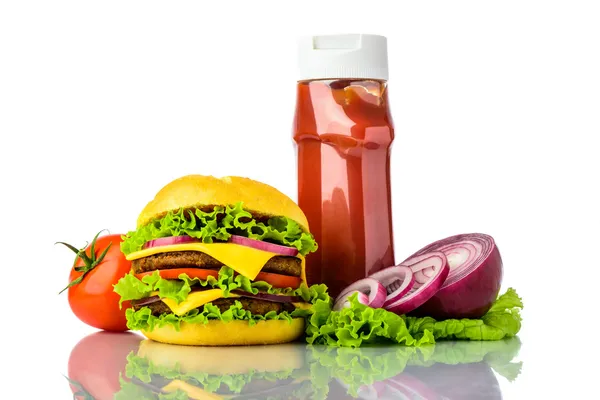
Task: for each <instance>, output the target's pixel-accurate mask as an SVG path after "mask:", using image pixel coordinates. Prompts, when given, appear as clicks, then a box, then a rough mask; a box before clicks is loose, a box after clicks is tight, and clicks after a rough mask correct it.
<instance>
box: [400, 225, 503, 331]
mask: <svg viewBox="0 0 600 400" xmlns="http://www.w3.org/2000/svg"><path fill="white" fill-rule="evenodd" d="M431 251H441V252H442V253H444V254H445V255H446V258H447V260H448V265H449V267H450V272H449V274H448V278H446V281H445V282H444V284H443V285H442V287H441V288H440V290H439V291H438V292H437V293H436V294H435V296H433V297H432V298H431V299H430V300H428V301H427V302H426V303H425V304H423V305H422V306H421V307H419V308H418V309H416V310H414V312H413V313H412V314H413V315H417V316H431V317H433V318H436V319H446V318H481V317H482V316H483V315H484V314H485V313H486V312H487V311H488V310H489V309H490V307H491V305H492V303H493V302H494V301H495V300H496V297H497V296H498V292H499V291H500V285H501V283H502V258H501V257H500V252H499V250H498V247H497V246H496V244H495V242H494V239H493V238H492V237H491V236H489V235H485V234H482V233H471V234H463V235H456V236H451V237H449V238H446V239H443V240H440V241H437V242H435V243H432V244H430V245H428V246H426V247H424V248H422V249H421V250H419V251H417V252H416V253H415V254H414V255H413V256H411V257H415V256H419V255H422V254H426V253H429V252H431Z"/></svg>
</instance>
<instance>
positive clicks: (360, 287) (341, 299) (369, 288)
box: [333, 278, 387, 310]
mask: <svg viewBox="0 0 600 400" xmlns="http://www.w3.org/2000/svg"><path fill="white" fill-rule="evenodd" d="M356 292H358V301H359V302H360V303H361V304H364V305H366V306H369V307H373V308H379V307H381V306H382V305H383V303H384V302H385V298H386V296H387V291H386V289H385V287H384V286H383V285H382V284H381V283H380V282H379V281H377V280H375V279H373V278H364V279H361V280H359V281H356V282H354V283H353V284H352V285H350V286H348V287H347V288H345V289H344V290H342V292H341V293H340V295H339V296H338V297H337V299H336V301H335V304H334V307H333V308H334V310H339V309H341V308H344V307H345V306H347V305H348V301H347V300H348V298H349V297H350V296H351V295H353V294H354V293H356Z"/></svg>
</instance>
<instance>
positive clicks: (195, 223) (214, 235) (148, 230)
mask: <svg viewBox="0 0 600 400" xmlns="http://www.w3.org/2000/svg"><path fill="white" fill-rule="evenodd" d="M182 235H187V236H191V237H193V238H197V239H200V240H202V242H203V243H213V242H214V241H215V240H217V241H227V240H228V239H229V238H230V237H231V235H240V236H245V237H249V238H251V239H256V240H264V241H267V242H273V243H277V244H281V245H284V246H289V247H295V248H297V249H298V251H299V252H300V254H302V255H306V254H308V253H310V252H313V251H316V250H317V243H316V242H315V240H314V238H313V236H312V235H311V234H310V233H306V232H303V231H302V228H300V225H298V224H297V223H296V222H294V221H292V220H291V219H289V218H286V217H272V218H269V220H268V221H267V223H266V224H265V223H264V222H258V221H256V220H255V219H254V218H252V214H250V213H249V212H248V211H245V210H244V208H243V203H241V202H240V203H237V204H235V205H234V206H226V207H222V206H215V207H214V209H213V211H211V212H205V211H202V210H198V209H196V210H194V211H192V210H183V209H180V210H179V211H177V212H173V211H170V212H168V213H167V215H165V216H164V217H162V218H160V219H156V220H154V221H152V222H150V223H149V224H147V225H145V226H142V227H141V228H139V229H137V230H136V231H131V232H128V233H127V235H124V236H123V242H122V243H121V251H122V252H123V253H124V254H126V255H127V254H130V253H133V252H136V251H139V250H141V249H142V246H143V245H144V243H146V242H148V241H150V240H153V239H158V238H162V237H169V236H182Z"/></svg>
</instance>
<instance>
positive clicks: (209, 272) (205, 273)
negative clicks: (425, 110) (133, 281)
mask: <svg viewBox="0 0 600 400" xmlns="http://www.w3.org/2000/svg"><path fill="white" fill-rule="evenodd" d="M158 272H159V274H160V277H161V278H163V279H177V278H179V275H181V274H186V275H187V276H189V277H190V278H192V279H193V278H198V279H202V280H206V278H208V277H209V276H214V277H215V278H217V277H218V276H219V271H216V270H214V269H201V268H172V269H160V270H158ZM153 273H154V271H148V272H142V273H141V274H136V275H135V277H136V278H138V279H140V280H141V279H142V278H143V277H145V276H148V275H152V274H153Z"/></svg>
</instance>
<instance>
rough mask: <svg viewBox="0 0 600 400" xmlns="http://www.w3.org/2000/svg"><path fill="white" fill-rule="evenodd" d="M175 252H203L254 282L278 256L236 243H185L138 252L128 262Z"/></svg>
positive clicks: (130, 256)
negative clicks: (264, 268)
mask: <svg viewBox="0 0 600 400" xmlns="http://www.w3.org/2000/svg"><path fill="white" fill-rule="evenodd" d="M174 251H201V252H203V253H206V254H208V255H209V256H211V257H213V258H215V259H217V260H219V261H220V262H222V263H223V265H227V266H228V267H230V268H232V269H233V270H234V271H236V272H237V273H239V274H241V275H244V276H245V277H247V278H248V279H252V280H254V278H256V275H258V273H259V272H260V270H261V269H262V267H264V266H265V264H266V263H267V261H269V260H270V259H271V258H272V257H273V256H276V255H277V254H275V253H271V252H269V251H264V250H258V249H254V248H252V247H248V246H242V245H239V244H235V243H185V244H174V245H169V246H160V247H151V248H149V249H144V250H140V251H136V252H135V253H131V254H129V255H128V256H127V260H129V261H132V260H137V259H139V258H144V257H148V256H151V255H154V254H159V253H171V252H174Z"/></svg>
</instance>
